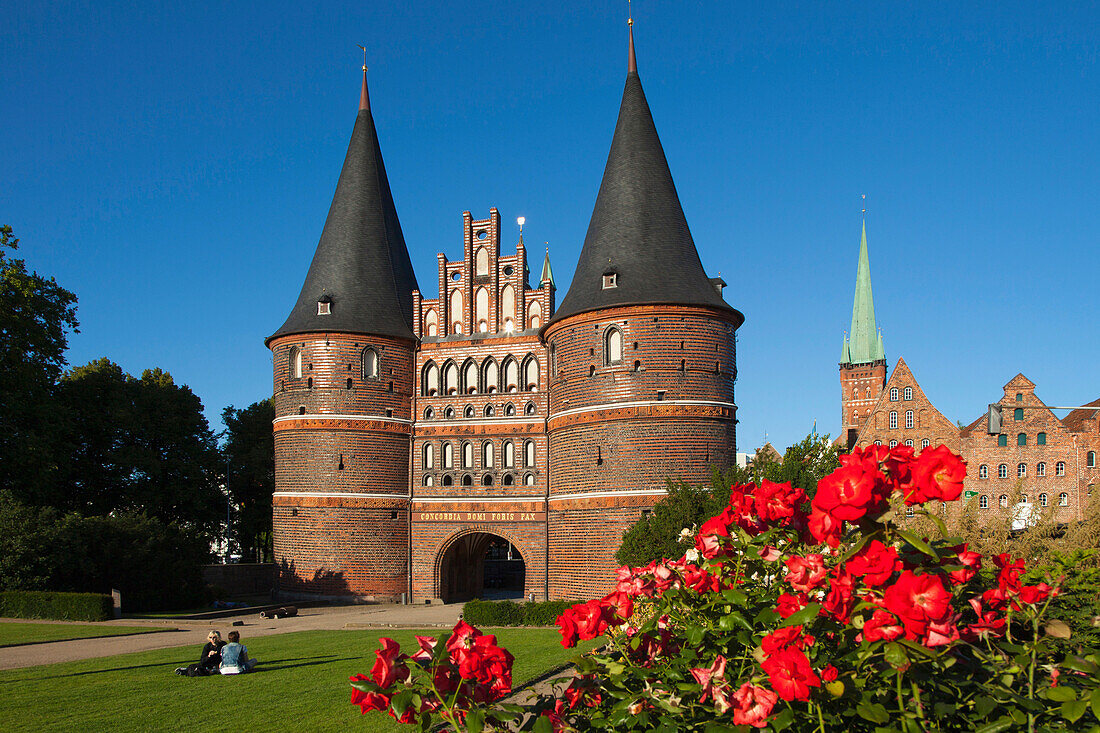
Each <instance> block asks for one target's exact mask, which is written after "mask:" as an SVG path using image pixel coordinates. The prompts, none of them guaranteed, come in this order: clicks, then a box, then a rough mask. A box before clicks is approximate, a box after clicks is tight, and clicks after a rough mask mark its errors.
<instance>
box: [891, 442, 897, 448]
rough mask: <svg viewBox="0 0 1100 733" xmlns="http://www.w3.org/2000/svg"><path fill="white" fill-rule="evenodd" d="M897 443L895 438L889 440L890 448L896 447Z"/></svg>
mask: <svg viewBox="0 0 1100 733" xmlns="http://www.w3.org/2000/svg"><path fill="white" fill-rule="evenodd" d="M897 445H898V441H896V440H891V441H890V447H891V448H896V447H897Z"/></svg>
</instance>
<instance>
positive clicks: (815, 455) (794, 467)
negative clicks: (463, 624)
mask: <svg viewBox="0 0 1100 733" xmlns="http://www.w3.org/2000/svg"><path fill="white" fill-rule="evenodd" d="M839 454H840V446H837V445H833V443H832V441H831V440H830V439H829V436H828V434H826V435H817V434H816V433H810V434H809V435H807V436H806V437H805V438H803V439H802V440H801V441H799V442H798V443H795V444H794V445H792V446H791V447H790V448H788V449H787V451H786V453H784V454H783V458H782V460H776V459H775V457H774V456H773V455H772V454H771V453H769V452H767V451H759V452H757V454H756V458H755V459H754V460H753V464H752V472H753V481H754V482H755V483H756V484H758V485H759V483H760V482H761V481H762V480H764V479H767V480H768V481H771V482H773V483H777V484H783V483H788V482H790V484H791V486H796V487H798V488H800V489H803V490H805V492H806V496H807V497H809V498H811V499H812V498H813V497H814V493H815V492H816V491H817V482H818V481H820V480H821V479H823V478H825V477H826V476H828V475H829V474H830V473H832V472H833V470H834V469H835V468H836V467H837V466H839V465H840V461H839V460H838V459H837V456H838V455H839Z"/></svg>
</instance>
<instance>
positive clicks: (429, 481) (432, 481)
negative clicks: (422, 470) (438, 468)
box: [424, 476, 435, 486]
mask: <svg viewBox="0 0 1100 733" xmlns="http://www.w3.org/2000/svg"><path fill="white" fill-rule="evenodd" d="M424 485H425V486H435V479H433V478H432V477H431V476H425V477H424Z"/></svg>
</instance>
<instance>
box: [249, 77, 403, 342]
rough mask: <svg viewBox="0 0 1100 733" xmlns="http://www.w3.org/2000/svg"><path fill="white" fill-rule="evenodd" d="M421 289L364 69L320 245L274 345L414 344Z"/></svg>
mask: <svg viewBox="0 0 1100 733" xmlns="http://www.w3.org/2000/svg"><path fill="white" fill-rule="evenodd" d="M418 289H419V287H418V286H417V283H416V275H415V274H414V273H413V268H412V262H411V261H410V259H409V251H408V249H407V248H406V247H405V238H404V236H402V234H401V223H400V222H399V221H398V219H397V209H396V208H395V207H394V205H393V197H392V195H391V194H390V184H389V181H388V180H387V179H386V168H385V166H384V165H383V163H382V151H381V150H380V149H379V147H378V136H377V133H376V132H375V129H374V118H373V117H372V116H371V112H370V97H369V96H368V94H367V78H366V67H364V70H363V88H362V90H361V92H360V96H359V115H358V116H357V117H356V118H355V127H354V129H353V130H352V133H351V143H350V144H349V145H348V153H347V156H346V157H345V158H344V168H343V170H341V171H340V180H339V181H338V182H337V183H336V194H335V195H334V196H333V197H332V206H330V207H329V211H328V219H327V220H325V228H324V229H323V230H322V231H321V241H320V242H319V243H318V244H317V251H316V252H315V253H314V255H313V262H312V263H311V264H310V266H309V272H308V273H307V274H306V281H305V284H304V285H303V286H302V292H301V294H300V295H299V296H298V302H297V303H295V304H294V309H293V310H291V312H290V316H289V317H288V318H287V319H286V323H284V324H283V325H282V327H281V328H280V329H279V330H278V331H276V332H275V333H274V334H273V335H272V336H271V337H270V338H269V339H268V341H270V340H271V339H273V338H276V337H278V336H286V335H287V334H294V333H317V332H344V333H362V334H373V335H377V336H394V337H398V338H409V339H411V338H415V337H414V336H413V332H412V291H413V290H418ZM318 302H328V303H329V309H330V313H329V314H328V315H321V314H319V310H320V309H319V308H318Z"/></svg>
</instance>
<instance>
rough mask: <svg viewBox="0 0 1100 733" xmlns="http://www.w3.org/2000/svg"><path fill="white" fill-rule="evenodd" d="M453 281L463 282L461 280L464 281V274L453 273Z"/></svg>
mask: <svg viewBox="0 0 1100 733" xmlns="http://www.w3.org/2000/svg"><path fill="white" fill-rule="evenodd" d="M451 279H452V280H454V281H455V282H457V281H459V280H461V279H462V273H460V272H452V273H451Z"/></svg>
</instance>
